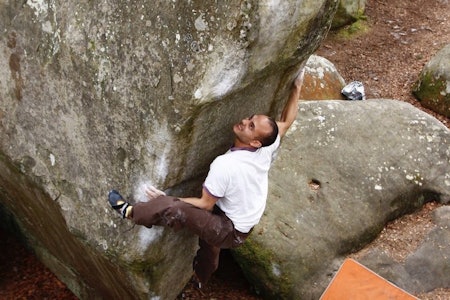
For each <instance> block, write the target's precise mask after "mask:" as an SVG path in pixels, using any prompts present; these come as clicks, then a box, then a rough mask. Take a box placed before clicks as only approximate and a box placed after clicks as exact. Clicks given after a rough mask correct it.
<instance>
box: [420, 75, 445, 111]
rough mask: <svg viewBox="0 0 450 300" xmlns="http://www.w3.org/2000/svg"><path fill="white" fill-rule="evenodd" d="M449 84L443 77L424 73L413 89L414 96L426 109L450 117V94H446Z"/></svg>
mask: <svg viewBox="0 0 450 300" xmlns="http://www.w3.org/2000/svg"><path fill="white" fill-rule="evenodd" d="M446 88H447V82H446V80H445V79H444V78H442V77H441V76H434V75H433V74H432V73H431V72H423V73H422V74H421V75H420V78H419V80H418V81H417V82H416V83H415V85H414V87H413V91H412V92H413V94H414V96H415V97H416V98H417V100H419V101H420V102H421V103H422V105H423V106H424V107H427V108H429V109H431V110H433V111H435V112H437V113H440V114H442V115H445V116H447V117H450V94H449V93H447V92H446Z"/></svg>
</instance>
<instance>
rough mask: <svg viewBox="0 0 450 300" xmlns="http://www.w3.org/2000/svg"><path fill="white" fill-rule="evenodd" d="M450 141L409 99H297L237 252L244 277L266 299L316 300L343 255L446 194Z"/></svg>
mask: <svg viewBox="0 0 450 300" xmlns="http://www.w3.org/2000/svg"><path fill="white" fill-rule="evenodd" d="M449 145H450V131H449V130H448V129H447V128H446V127H445V126H444V125H443V124H442V123H440V122H439V121H438V120H436V119H435V118H433V117H432V116H430V115H428V114H426V113H424V112H422V111H420V110H418V109H417V108H414V107H413V106H412V105H410V104H407V103H405V102H400V101H395V100H367V101H307V102H303V103H301V104H300V111H299V115H298V117H297V120H296V122H295V123H294V125H293V127H291V129H290V131H289V132H288V134H287V135H286V137H285V138H284V140H283V141H282V145H281V149H280V151H279V153H278V156H277V158H276V160H275V162H274V164H273V167H272V169H271V172H270V187H269V189H270V190H269V194H270V195H269V199H268V203H267V207H266V211H265V214H264V216H263V218H262V220H261V222H260V224H258V225H257V227H255V229H254V231H253V233H252V235H250V238H249V240H248V242H246V243H245V244H244V246H243V247H241V248H239V249H237V250H236V251H235V252H234V254H235V256H236V258H237V260H238V261H239V263H240V264H241V265H242V266H243V269H244V272H245V273H246V275H247V277H248V278H249V279H250V280H251V281H252V282H253V284H255V285H256V286H257V288H258V289H259V290H260V291H261V293H263V294H264V295H266V296H267V297H268V298H271V297H275V298H277V299H318V298H319V296H320V295H321V293H322V292H323V291H324V289H325V288H326V286H327V285H328V283H329V281H330V280H331V278H332V274H333V272H334V271H335V270H337V269H338V267H339V265H340V263H341V262H342V260H341V258H342V257H344V256H345V255H347V254H349V253H351V252H354V251H356V250H358V249H360V248H362V247H363V246H364V245H366V244H367V243H369V242H370V241H372V240H373V239H374V238H375V237H376V236H377V235H378V234H379V232H380V231H381V230H382V229H383V227H384V225H385V224H386V223H387V222H388V221H389V220H393V219H395V218H397V217H398V216H401V215H403V214H405V213H407V212H411V211H414V210H415V209H417V208H419V207H421V206H422V205H423V204H424V203H425V202H427V201H431V200H437V201H441V202H443V203H448V202H449V201H450V173H449V170H450V147H449ZM441 234H442V233H441ZM435 240H436V239H435ZM444 242H445V240H444ZM423 251H424V253H434V252H430V251H431V250H429V249H428V248H425V249H424V250H423ZM433 251H440V250H439V247H437V248H436V249H434V250H433ZM416 261H417V260H416ZM441 261H442V260H441ZM410 265H411V266H413V265H415V264H413V263H412V262H411V264H410ZM445 269H446V267H445V268H443V269H442V271H444V270H445ZM411 276H412V275H411Z"/></svg>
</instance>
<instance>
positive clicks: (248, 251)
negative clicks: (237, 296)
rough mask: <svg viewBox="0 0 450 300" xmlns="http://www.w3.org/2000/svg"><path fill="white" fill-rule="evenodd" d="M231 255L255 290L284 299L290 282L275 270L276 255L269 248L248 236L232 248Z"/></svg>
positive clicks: (287, 293) (289, 287)
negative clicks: (240, 243) (238, 245)
mask: <svg viewBox="0 0 450 300" xmlns="http://www.w3.org/2000/svg"><path fill="white" fill-rule="evenodd" d="M233 256H234V258H235V259H236V261H237V262H238V264H239V265H240V266H241V268H242V270H243V272H244V274H245V276H246V278H247V279H248V280H249V281H250V282H251V283H252V284H254V285H255V288H256V290H257V292H259V293H261V294H262V295H264V296H265V297H266V298H272V299H275V298H276V299H284V298H286V297H287V296H288V295H289V291H290V290H291V286H292V283H291V282H290V281H289V279H288V277H286V276H283V274H282V272H281V271H278V270H277V268H276V266H277V265H278V263H277V261H276V260H277V258H276V255H274V253H272V252H271V251H270V250H269V248H267V247H265V246H264V245H261V244H260V243H258V242H257V241H255V240H254V239H252V238H249V239H247V240H246V242H245V243H244V244H243V245H242V246H240V247H239V248H236V249H234V250H233ZM255 275H256V276H255ZM256 277H258V278H256ZM261 278H264V279H261ZM269 285H270V286H269Z"/></svg>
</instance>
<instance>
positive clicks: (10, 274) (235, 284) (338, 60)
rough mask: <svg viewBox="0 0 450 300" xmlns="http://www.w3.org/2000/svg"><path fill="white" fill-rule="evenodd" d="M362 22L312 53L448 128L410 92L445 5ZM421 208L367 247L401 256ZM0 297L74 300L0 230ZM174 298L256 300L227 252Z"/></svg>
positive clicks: (426, 215)
mask: <svg viewBox="0 0 450 300" xmlns="http://www.w3.org/2000/svg"><path fill="white" fill-rule="evenodd" d="M365 16H366V18H365V20H362V21H359V22H357V23H355V24H353V25H352V26H348V27H346V28H343V29H341V30H340V31H336V32H334V31H333V32H330V33H329V34H328V36H327V38H326V40H325V41H324V42H323V43H322V45H321V47H320V48H319V49H318V50H317V52H316V53H315V54H317V55H320V56H322V57H325V58H327V59H328V60H329V61H331V62H332V63H333V64H334V65H335V66H336V68H337V69H338V71H339V73H340V74H341V75H342V77H343V78H344V79H345V81H346V82H351V81H354V80H358V81H361V82H362V83H363V84H364V87H365V92H366V97H367V98H368V99H370V98H387V99H396V100H399V101H405V102H408V103H411V104H412V105H414V106H416V107H418V108H419V109H421V110H423V111H425V112H427V113H429V114H431V115H433V116H434V117H436V118H437V119H439V120H440V121H441V122H442V123H443V124H444V125H445V126H447V127H449V128H450V120H449V118H446V117H443V116H440V115H438V114H436V113H433V112H432V111H430V110H428V109H425V108H423V107H422V106H421V105H420V102H418V101H417V100H416V99H415V98H414V97H413V95H412V94H411V89H412V86H413V84H414V82H415V81H416V80H417V78H418V75H419V73H420V72H421V70H422V68H423V67H424V65H425V64H426V63H427V62H428V61H429V60H430V59H431V58H432V57H433V56H434V55H435V54H436V52H437V51H439V50H441V49H442V48H444V46H446V45H447V44H450V1H449V0H378V1H376V0H368V1H367V2H366V12H365ZM438 206H440V205H439V204H437V203H428V204H427V205H425V206H424V207H423V208H422V209H421V210H419V211H417V212H415V213H413V214H411V215H407V216H404V217H402V218H399V219H397V220H395V221H393V222H391V223H389V224H388V225H387V226H386V227H385V229H384V230H383V232H382V233H381V234H380V237H379V238H378V239H377V240H375V241H374V242H373V243H372V244H371V245H369V246H368V247H372V246H377V247H382V248H384V249H388V250H390V251H393V252H395V253H397V255H398V256H399V257H404V256H405V255H407V254H408V253H409V252H410V251H412V250H413V249H414V248H415V247H417V246H418V245H419V244H420V242H421V241H422V239H423V237H424V236H425V234H426V233H427V232H429V230H431V228H432V227H433V224H432V222H431V214H432V212H433V210H434V209H436V208H437V207H438ZM415 296H417V297H419V298H420V299H422V300H428V299H429V300H431V299H433V300H439V299H450V290H449V289H440V290H435V291H432V292H430V293H427V294H421V295H415ZM0 299H70V300H71V299H77V298H76V297H75V296H74V295H73V294H72V293H71V292H70V290H68V289H67V287H66V286H65V285H64V284H63V283H61V282H60V281H59V280H58V279H57V278H56V276H55V275H53V274H52V273H51V272H50V271H49V270H48V269H47V268H46V267H45V266H43V265H42V264H41V263H40V262H39V261H38V260H37V259H36V257H35V256H34V255H33V253H32V252H31V251H29V250H27V249H26V248H25V247H24V246H23V245H22V244H21V243H20V242H19V241H18V240H17V239H16V238H15V237H13V236H12V235H10V234H8V233H6V232H4V231H3V230H0ZM178 299H186V300H188V299H196V300H197V299H230V300H232V299H250V300H252V299H261V298H260V297H259V296H258V295H256V294H255V293H254V291H253V290H252V288H251V285H250V284H249V283H248V282H247V281H246V280H245V277H244V276H243V274H242V271H241V270H240V268H239V266H238V265H237V264H236V263H235V262H234V260H233V258H232V256H231V254H230V252H229V251H223V253H222V254H221V263H220V266H219V270H218V271H217V272H216V273H215V274H214V275H213V277H212V279H211V281H210V282H209V284H208V286H207V287H205V288H204V289H202V290H201V291H200V290H198V289H196V288H195V287H194V286H193V285H192V284H191V283H189V284H187V285H186V287H185V289H184V290H183V292H182V293H181V294H180V295H179V296H178Z"/></svg>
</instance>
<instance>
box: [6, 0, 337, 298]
mask: <svg viewBox="0 0 450 300" xmlns="http://www.w3.org/2000/svg"><path fill="white" fill-rule="evenodd" d="M336 7H337V2H336V1H331V0H327V1H325V0H324V1H288V2H286V3H284V4H283V5H282V6H273V5H272V2H271V1H226V2H221V3H215V2H214V3H211V4H205V2H204V1H177V2H173V1H151V2H149V1H131V2H130V1H101V2H99V1H76V2H73V1H50V2H48V1H25V2H23V1H22V2H20V3H19V2H17V1H2V2H1V3H0V28H2V35H1V40H0V99H1V102H0V154H1V156H0V157H1V159H0V161H1V167H2V168H1V176H0V200H1V201H2V204H3V205H4V207H6V208H7V209H8V210H11V212H12V214H13V215H14V216H15V217H16V218H17V220H18V223H19V224H20V225H21V228H22V230H23V231H24V232H25V234H26V236H27V238H28V239H29V242H30V244H31V245H32V246H33V247H35V248H39V251H38V254H39V257H40V258H41V259H42V260H43V261H44V262H45V263H46V264H47V265H49V266H50V267H51V268H52V270H53V271H54V272H56V273H57V274H58V275H60V277H62V278H63V279H64V281H65V282H66V283H67V284H68V285H69V286H70V287H71V288H72V290H74V292H75V293H76V294H77V295H78V296H79V297H80V298H86V299H87V298H96V297H100V298H113V299H119V298H150V297H160V298H161V299H170V298H174V297H175V296H176V294H177V293H178V292H179V291H180V290H181V288H182V287H183V285H184V284H185V283H186V282H187V280H188V278H189V277H190V275H191V273H190V271H191V260H192V257H193V254H194V252H195V247H196V245H195V243H196V241H195V239H194V238H193V237H192V236H191V235H189V234H188V233H184V234H183V233H181V234H173V233H171V232H166V231H163V230H161V229H158V228H152V229H145V228H133V229H131V230H130V228H131V224H128V223H127V222H123V221H121V220H119V218H118V216H116V215H115V214H113V212H112V210H111V209H110V208H109V207H108V206H107V203H106V195H107V191H108V190H109V189H110V188H113V187H114V188H117V189H119V190H120V191H121V192H122V193H123V194H124V196H126V197H135V198H136V199H140V197H139V196H140V195H139V187H140V186H141V182H142V181H144V180H150V181H151V182H152V183H153V184H155V185H157V186H158V187H160V188H163V189H167V188H169V187H170V188H172V189H173V190H176V191H178V192H180V193H181V194H187V193H188V191H191V190H194V189H195V188H199V187H200V185H199V184H198V183H199V182H201V180H202V177H203V176H204V174H205V173H206V172H207V169H208V165H209V163H210V162H211V161H212V159H213V158H214V157H215V156H216V155H217V154H220V153H222V152H223V151H224V150H225V149H226V147H227V146H228V143H229V142H230V137H231V131H230V129H229V128H230V124H232V123H234V122H235V121H237V120H239V119H241V118H242V117H243V116H245V115H250V114H252V113H271V114H275V113H276V107H277V106H278V103H279V102H280V99H285V96H286V95H285V94H286V93H287V88H286V87H287V86H288V85H290V83H291V80H292V78H293V77H294V76H295V74H296V72H298V69H299V66H300V65H301V64H302V63H303V62H304V61H305V59H306V58H307V57H308V56H309V55H310V54H311V53H313V52H314V51H315V49H317V47H318V45H319V43H320V42H321V41H322V39H323V38H324V36H325V34H326V33H327V31H328V29H329V27H330V24H331V20H332V17H333V15H334V12H335V10H336ZM280 105H281V104H280ZM237 108H239V109H237ZM272 108H273V109H272ZM194 183H196V185H194ZM194 187H195V188H194ZM49 232H52V234H49ZM180 245H182V246H180ZM80 257H82V258H80ZM94 258H95V259H94ZM88 266H89V267H88ZM118 274H121V275H118ZM163 275H164V276H163ZM102 287H105V288H102ZM107 287H114V288H111V289H109V288H107Z"/></svg>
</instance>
